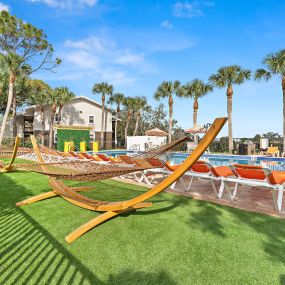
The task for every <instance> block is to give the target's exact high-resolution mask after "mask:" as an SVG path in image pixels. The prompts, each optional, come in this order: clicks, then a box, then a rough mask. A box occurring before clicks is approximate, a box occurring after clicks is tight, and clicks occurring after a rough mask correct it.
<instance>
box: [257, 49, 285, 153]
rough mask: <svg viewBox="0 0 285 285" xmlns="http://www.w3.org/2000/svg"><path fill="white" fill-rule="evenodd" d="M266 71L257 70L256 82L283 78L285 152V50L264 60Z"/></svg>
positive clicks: (284, 143)
mask: <svg viewBox="0 0 285 285" xmlns="http://www.w3.org/2000/svg"><path fill="white" fill-rule="evenodd" d="M263 64H265V65H266V67H267V70H266V69H262V68H260V69H257V70H256V72H255V75H254V78H255V79H256V80H260V79H265V80H266V81H268V80H269V79H271V77H272V76H273V75H278V76H280V77H281V86H282V93H283V151H284V150H285V49H282V50H280V51H278V52H276V53H270V54H268V55H267V56H266V57H265V58H264V59H263Z"/></svg>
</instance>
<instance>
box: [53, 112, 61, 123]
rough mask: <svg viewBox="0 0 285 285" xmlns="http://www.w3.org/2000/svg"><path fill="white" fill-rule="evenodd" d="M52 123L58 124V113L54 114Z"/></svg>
mask: <svg viewBox="0 0 285 285" xmlns="http://www.w3.org/2000/svg"><path fill="white" fill-rule="evenodd" d="M54 122H55V123H60V117H59V114H58V113H56V114H55V116H54Z"/></svg>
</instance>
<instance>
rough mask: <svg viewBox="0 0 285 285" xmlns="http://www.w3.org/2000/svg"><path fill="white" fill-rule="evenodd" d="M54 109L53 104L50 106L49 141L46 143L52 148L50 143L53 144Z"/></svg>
mask: <svg viewBox="0 0 285 285" xmlns="http://www.w3.org/2000/svg"><path fill="white" fill-rule="evenodd" d="M54 109H56V106H55V105H53V106H52V108H51V114H50V124H49V128H50V129H49V143H48V146H49V148H52V145H53V122H54V115H55V112H56V111H55V110H54Z"/></svg>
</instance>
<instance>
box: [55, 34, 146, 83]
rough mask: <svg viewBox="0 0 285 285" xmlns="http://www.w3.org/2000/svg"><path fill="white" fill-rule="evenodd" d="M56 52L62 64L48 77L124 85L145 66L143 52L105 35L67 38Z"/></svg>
mask: <svg viewBox="0 0 285 285" xmlns="http://www.w3.org/2000/svg"><path fill="white" fill-rule="evenodd" d="M57 56H59V57H60V58H61V59H62V66H61V67H60V69H59V71H58V74H57V75H56V76H54V77H53V78H52V80H77V81H78V80H80V81H83V82H87V81H90V82H91V81H92V82H93V81H94V80H98V81H108V82H110V83H112V84H114V85H128V84H131V83H133V82H135V81H136V80H137V77H138V76H139V74H142V73H144V72H145V70H146V69H147V64H146V63H145V60H144V54H143V53H135V52H133V51H132V50H130V49H129V48H121V47H118V45H117V43H116V42H114V41H113V40H110V39H108V38H105V37H97V36H90V37H88V38H83V39H79V40H75V41H74V40H70V39H67V40H66V41H65V42H64V43H63V47H62V49H61V52H60V53H59V54H57ZM50 79H51V78H50Z"/></svg>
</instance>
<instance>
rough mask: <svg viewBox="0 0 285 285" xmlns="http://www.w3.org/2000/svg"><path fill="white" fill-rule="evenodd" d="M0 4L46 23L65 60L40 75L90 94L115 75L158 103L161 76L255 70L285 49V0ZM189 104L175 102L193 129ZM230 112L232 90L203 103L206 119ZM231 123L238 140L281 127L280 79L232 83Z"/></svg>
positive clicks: (123, 85) (120, 86)
mask: <svg viewBox="0 0 285 285" xmlns="http://www.w3.org/2000/svg"><path fill="white" fill-rule="evenodd" d="M0 9H8V10H9V11H10V12H11V13H12V14H15V15H17V16H18V17H20V18H22V19H23V20H24V21H27V22H30V23H32V24H33V25H35V26H37V27H39V28H42V29H43V30H44V31H45V32H46V34H47V36H48V40H49V41H50V42H51V43H52V44H53V46H54V49H55V55H56V56H58V57H60V58H61V59H62V60H63V63H62V65H61V66H60V68H59V69H58V72H57V73H56V74H53V73H49V72H38V73H37V74H35V77H37V78H41V79H43V80H45V81H47V82H48V83H49V84H50V85H51V86H53V87H56V86H68V87H69V88H70V89H71V90H72V91H73V92H75V93H76V94H77V95H84V96H87V97H90V98H93V99H94V98H95V97H94V95H93V94H92V93H91V89H92V86H93V84H94V83H97V82H101V81H108V82H110V83H112V84H113V85H114V87H115V91H116V92H123V93H125V94H126V95H128V96H138V95H139V96H140V95H144V96H147V97H148V100H149V102H150V103H151V105H155V104H157V102H156V101H155V100H154V99H153V93H154V91H155V89H156V87H157V86H158V85H159V84H160V83H161V82H162V81H163V80H180V81H181V82H182V83H185V82H187V81H190V80H192V79H194V78H200V79H202V80H205V81H206V80H207V79H208V76H209V75H211V74H212V73H214V72H216V70H217V69H218V68H219V67H220V66H223V65H231V64H239V65H241V66H242V67H244V68H249V69H251V70H255V69H256V68H260V67H262V63H261V61H262V59H263V57H264V56H265V55H266V54H268V53H270V52H275V51H278V50H279V49H281V48H285V33H284V26H285V17H284V15H285V1H283V0H274V1H268V0H251V1H248V0H247V1H246V0H239V1H228V0H205V1H190V0H189V1H183V0H180V1H176V0H173V1H168V0H164V1H162V0H161V1H155V0H151V1H150V0H144V1H139V0H132V1H119V0H117V1H116V0H97V1H96V0H0ZM95 100H97V101H100V98H99V97H97V98H96V99H95ZM165 104H166V102H165ZM192 104H193V102H192V101H191V100H190V99H178V98H177V99H175V105H174V117H175V119H177V120H178V122H179V124H180V125H181V126H182V127H183V128H188V127H191V126H192ZM225 115H226V96H225V90H223V89H222V90H219V89H215V90H214V92H213V93H212V94H209V95H207V96H206V97H204V98H202V99H201V100H200V104H199V111H198V123H199V124H204V123H207V122H211V121H212V120H213V118H215V117H216V116H225ZM233 128H234V137H242V136H253V135H255V134H256V133H264V132H268V131H274V132H279V133H281V130H282V92H281V80H280V78H278V77H275V78H274V79H272V80H271V81H270V82H268V83H266V82H262V83H258V82H255V81H250V82H247V83H246V84H244V85H242V86H236V87H234V99H233ZM226 132H227V130H226V129H224V130H223V133H222V134H226Z"/></svg>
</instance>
